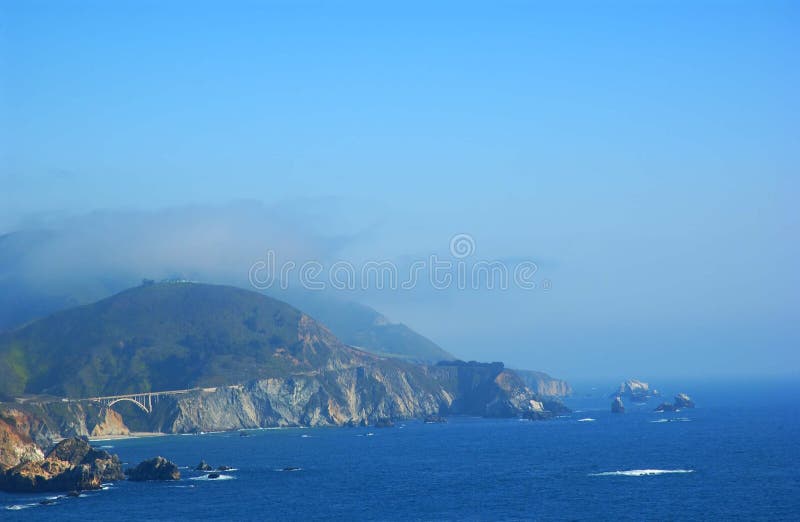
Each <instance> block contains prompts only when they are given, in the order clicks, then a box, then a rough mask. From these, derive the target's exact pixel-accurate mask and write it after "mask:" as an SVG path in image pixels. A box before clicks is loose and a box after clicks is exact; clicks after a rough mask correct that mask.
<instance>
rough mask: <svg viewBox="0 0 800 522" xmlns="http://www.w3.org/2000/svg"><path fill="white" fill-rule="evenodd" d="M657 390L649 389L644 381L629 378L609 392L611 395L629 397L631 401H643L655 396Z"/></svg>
mask: <svg viewBox="0 0 800 522" xmlns="http://www.w3.org/2000/svg"><path fill="white" fill-rule="evenodd" d="M658 395H659V393H658V390H652V389H650V385H649V384H648V383H646V382H643V381H640V380H637V379H631V380H628V381H625V382H623V383H621V384H620V385H619V389H617V391H615V392H614V393H612V394H611V397H621V398H626V399H630V400H632V401H633V402H645V401H646V400H647V399H650V398H651V397H657V396H658Z"/></svg>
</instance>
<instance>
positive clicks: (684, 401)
mask: <svg viewBox="0 0 800 522" xmlns="http://www.w3.org/2000/svg"><path fill="white" fill-rule="evenodd" d="M674 404H675V407H676V408H694V401H693V400H692V399H691V397H689V396H688V395H686V394H685V393H679V394H678V395H676V396H675V402H674Z"/></svg>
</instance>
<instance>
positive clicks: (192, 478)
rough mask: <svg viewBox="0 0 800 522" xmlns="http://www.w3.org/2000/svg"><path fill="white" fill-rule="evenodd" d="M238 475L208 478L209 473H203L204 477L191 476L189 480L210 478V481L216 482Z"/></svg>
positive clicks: (231, 478)
mask: <svg viewBox="0 0 800 522" xmlns="http://www.w3.org/2000/svg"><path fill="white" fill-rule="evenodd" d="M235 478H236V477H234V476H233V475H220V476H219V477H217V478H213V479H212V478H208V475H203V476H202V477H190V478H189V480H208V481H210V482H214V481H216V480H233V479H235Z"/></svg>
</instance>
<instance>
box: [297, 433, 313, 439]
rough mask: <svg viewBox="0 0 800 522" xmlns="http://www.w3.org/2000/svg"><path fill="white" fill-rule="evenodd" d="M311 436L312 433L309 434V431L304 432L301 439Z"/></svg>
mask: <svg viewBox="0 0 800 522" xmlns="http://www.w3.org/2000/svg"><path fill="white" fill-rule="evenodd" d="M309 437H311V435H309V434H308V433H303V434H302V435H300V438H301V439H307V438H309Z"/></svg>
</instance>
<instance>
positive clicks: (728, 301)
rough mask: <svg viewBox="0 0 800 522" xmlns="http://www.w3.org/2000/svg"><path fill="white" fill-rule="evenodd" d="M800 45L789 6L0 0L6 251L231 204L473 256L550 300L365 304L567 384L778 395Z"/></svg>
mask: <svg viewBox="0 0 800 522" xmlns="http://www.w3.org/2000/svg"><path fill="white" fill-rule="evenodd" d="M167 4H168V5H167ZM799 23H800V8H798V7H797V4H796V3H794V2H602V3H601V2H551V3H547V2H364V3H354V2H337V3H334V2H252V3H251V2H231V3H227V2H226V3H225V4H223V3H221V2H168V3H167V2H113V3H109V2H96V3H95V2H36V1H25V2H11V1H4V2H2V3H1V4H0V28H1V29H0V30H1V31H2V33H0V60H1V62H0V64H1V65H2V69H3V74H2V78H0V89H2V90H0V95H1V96H2V98H0V122H2V123H0V186H2V191H0V198H2V199H0V232H8V231H11V230H15V229H18V228H21V227H25V226H31V224H32V223H37V222H41V221H42V220H44V221H48V222H53V221H54V220H59V219H64V218H66V217H69V216H75V215H81V214H86V213H89V212H91V211H94V210H98V209H104V210H108V211H125V212H129V213H130V212H144V213H147V212H158V211H160V209H164V208H172V207H185V206H186V205H199V206H203V205H209V206H215V205H217V206H219V205H223V206H224V205H228V204H230V202H232V201H233V202H236V201H240V200H254V201H258V202H261V203H263V204H264V205H266V206H268V207H269V208H278V209H287V210H289V211H290V212H291V213H292V215H294V213H297V212H298V211H299V210H298V209H300V210H302V212H301V213H302V217H298V219H302V220H305V221H307V223H308V225H309V226H311V227H316V228H317V229H318V233H319V235H326V234H327V235H330V236H336V237H340V236H347V237H350V238H351V241H349V242H348V243H347V244H346V245H345V246H344V247H343V248H342V250H341V251H339V252H337V255H338V256H340V257H347V256H351V257H359V258H364V257H370V256H373V257H379V258H400V257H409V256H411V257H413V256H420V255H426V254H427V253H429V252H432V251H436V250H441V249H443V248H446V246H447V241H448V240H449V238H450V237H451V236H452V235H453V234H456V233H461V232H466V233H469V234H471V235H472V236H473V237H475V239H476V241H477V244H478V253H479V254H480V255H481V256H485V257H488V258H503V259H505V258H517V257H525V258H532V259H536V260H537V262H539V263H541V267H542V270H543V272H547V273H548V277H550V278H551V279H552V280H553V282H554V288H553V290H552V291H551V292H550V293H548V294H547V295H543V294H542V293H537V294H524V293H523V294H518V293H513V294H503V295H499V294H491V295H489V294H487V293H484V292H474V293H468V295H455V294H454V295H451V294H448V295H446V296H443V295H431V294H429V293H425V292H420V293H419V294H418V295H414V296H408V295H396V294H388V295H369V296H366V297H365V299H367V300H368V301H369V302H370V303H371V304H373V305H375V306H376V307H378V308H380V309H381V310H385V311H387V313H388V314H389V315H390V316H392V318H394V319H398V320H402V321H404V322H407V323H409V324H411V325H412V326H414V327H417V328H418V329H419V330H421V331H423V332H424V333H426V334H428V335H430V336H431V337H433V338H434V339H435V340H436V341H438V342H440V343H441V344H443V345H445V347H447V348H448V349H450V350H452V351H454V352H456V353H459V354H460V355H462V354H463V356H464V357H467V358H469V357H474V358H480V359H486V358H487V357H488V355H486V354H487V353H489V354H492V357H494V358H502V359H504V360H506V361H508V362H510V363H511V364H513V365H516V366H537V365H538V367H543V368H544V369H548V370H551V371H553V372H556V373H559V374H562V375H569V374H574V375H586V374H590V373H591V372H594V371H600V370H599V369H601V370H602V371H603V372H605V373H606V374H614V375H615V373H614V372H620V373H626V372H633V371H637V369H639V368H642V369H641V370H639V371H642V372H647V371H650V372H656V369H654V368H648V367H646V366H647V365H656V366H658V367H659V368H662V369H663V371H664V372H667V373H672V374H679V373H681V372H687V373H703V372H711V371H714V372H718V373H724V374H740V373H747V372H755V373H763V374H776V373H787V372H789V373H797V371H798V370H799V369H800V360H799V358H798V355H797V350H796V348H797V345H798V341H800V332H798V326H797V324H798V319H800V318H798V309H800V308H799V307H798V304H800V303H798V297H797V294H798V292H797V290H798V287H799V286H800V285H798V283H799V282H800V281H798V279H799V278H798V275H797V271H796V268H795V265H796V264H797V263H796V260H797V258H798V254H799V253H800V252H798V246H797V244H798V241H797V237H798V211H797V203H796V201H797V199H798V196H800V190H798V188H799V187H798V152H797V151H798V150H800V143H798V142H799V141H800V140H799V139H798V138H799V137H800V132H798V131H799V130H800V128H798V127H800V123H799V122H800V118H798V113H799V112H800V111H798V109H800V106H799V105H800V104H799V103H798V87H799V86H800V83H799V82H798V80H799V78H798V60H797V56H800V45H798V44H799V43H800V36H798V31H797V30H796V29H797V27H798V26H800V25H799ZM265 241H266V240H265ZM683 361H688V362H686V363H684V362H683Z"/></svg>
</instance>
